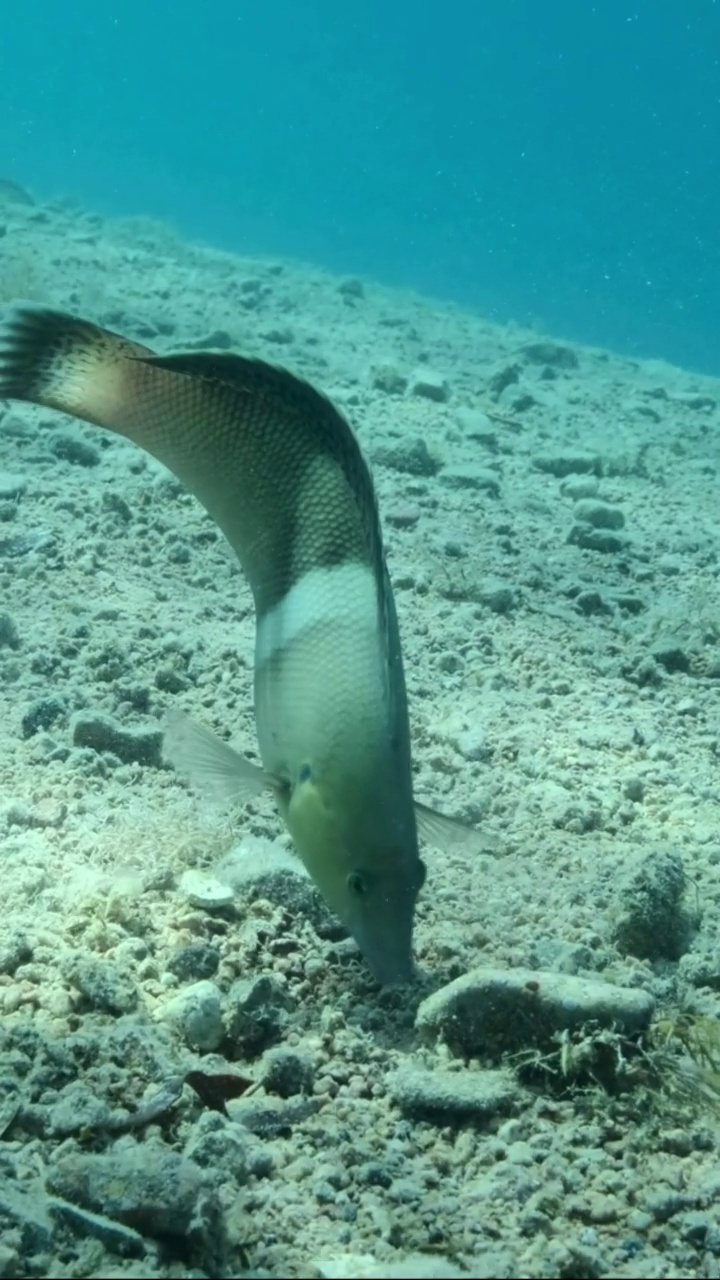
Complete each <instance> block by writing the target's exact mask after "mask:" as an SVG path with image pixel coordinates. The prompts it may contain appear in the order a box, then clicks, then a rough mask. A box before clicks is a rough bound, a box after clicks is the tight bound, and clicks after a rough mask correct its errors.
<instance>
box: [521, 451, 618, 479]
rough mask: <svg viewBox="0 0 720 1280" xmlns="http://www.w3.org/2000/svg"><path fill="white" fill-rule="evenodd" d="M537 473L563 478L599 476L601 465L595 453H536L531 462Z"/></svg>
mask: <svg viewBox="0 0 720 1280" xmlns="http://www.w3.org/2000/svg"><path fill="white" fill-rule="evenodd" d="M532 464H533V466H534V467H536V468H537V470H538V471H544V472H546V473H547V474H548V475H551V476H557V477H558V479H562V478H563V477H564V476H570V475H574V474H577V475H584V474H587V473H589V474H591V475H596V476H599V475H600V474H601V472H602V464H601V461H600V457H599V455H598V454H597V453H586V452H585V451H584V450H582V449H562V450H560V451H558V452H557V453H538V454H536V455H535V457H534V458H533V460H532Z"/></svg>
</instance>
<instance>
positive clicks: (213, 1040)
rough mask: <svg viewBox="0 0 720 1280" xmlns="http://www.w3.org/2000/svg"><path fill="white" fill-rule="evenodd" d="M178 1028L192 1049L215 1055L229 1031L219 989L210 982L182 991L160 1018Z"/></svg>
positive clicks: (164, 1007)
mask: <svg viewBox="0 0 720 1280" xmlns="http://www.w3.org/2000/svg"><path fill="white" fill-rule="evenodd" d="M156 1016H157V1017H158V1018H159V1019H160V1020H161V1021H163V1022H168V1023H170V1024H171V1025H173V1026H175V1027H176V1029H177V1030H178V1031H179V1032H180V1033H181V1035H182V1036H183V1039H184V1040H185V1042H186V1044H188V1045H189V1046H190V1048H191V1049H197V1050H199V1051H200V1052H202V1053H211V1052H213V1051H214V1050H215V1049H217V1048H218V1047H219V1045H220V1044H221V1043H222V1041H223V1038H224V1035H225V1028H224V1025H223V1017H222V1001H221V996H220V991H219V988H218V987H216V985H215V983H214V982H210V980H209V979H203V980H202V981H201V982H193V983H191V985H190V986H189V987H184V988H183V989H182V991H178V992H177V993H176V994H175V995H173V996H172V997H171V998H170V999H169V1000H167V1001H166V1002H165V1004H163V1005H160V1006H159V1008H158V1010H157V1015H156Z"/></svg>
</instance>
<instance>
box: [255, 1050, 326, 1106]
mask: <svg viewBox="0 0 720 1280" xmlns="http://www.w3.org/2000/svg"><path fill="white" fill-rule="evenodd" d="M262 1082H263V1087H264V1089H265V1091H266V1092H267V1093H276V1094H278V1095H279V1097H281V1098H291V1097H293V1096H294V1095H295V1094H298V1093H311V1092H312V1087H313V1084H314V1082H315V1068H314V1066H313V1061H312V1058H311V1057H310V1055H309V1054H307V1053H303V1052H302V1050H300V1049H291V1048H289V1047H288V1046H286V1045H280V1046H278V1047H277V1048H275V1049H269V1050H268V1052H267V1053H266V1054H265V1057H264V1059H263V1064H262Z"/></svg>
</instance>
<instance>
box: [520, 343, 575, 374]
mask: <svg viewBox="0 0 720 1280" xmlns="http://www.w3.org/2000/svg"><path fill="white" fill-rule="evenodd" d="M520 350H521V354H522V355H524V357H525V359H526V360H529V361H530V363H531V364H548V365H550V366H551V367H553V368H556V369H577V367H578V358H577V355H576V354H575V352H574V351H573V349H572V347H566V346H563V344H562V343H560V342H529V343H527V344H526V345H525V346H524V347H521V349H520Z"/></svg>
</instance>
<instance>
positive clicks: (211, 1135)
mask: <svg viewBox="0 0 720 1280" xmlns="http://www.w3.org/2000/svg"><path fill="white" fill-rule="evenodd" d="M252 1141H253V1139H251V1138H249V1137H248V1134H247V1132H246V1130H245V1129H243V1128H241V1126H240V1125H238V1124H235V1123H234V1122H233V1121H232V1120H228V1118H227V1116H223V1115H221V1114H220V1113H219V1112H217V1111H204V1112H203V1114H202V1115H201V1116H200V1117H199V1118H198V1119H197V1120H196V1122H195V1124H194V1125H193V1127H192V1129H191V1131H190V1136H189V1138H188V1140H187V1143H186V1144H185V1148H184V1154H185V1156H186V1157H187V1158H188V1160H192V1162H193V1163H194V1164H195V1165H197V1167H198V1169H203V1170H205V1169H206V1170H208V1172H209V1173H210V1175H211V1177H212V1178H213V1181H216V1182H227V1181H228V1179H229V1178H232V1179H233V1181H234V1182H236V1183H238V1185H239V1186H243V1184H244V1183H245V1182H247V1179H248V1174H249V1172H250V1163H251V1146H250V1144H251V1142H252Z"/></svg>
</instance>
